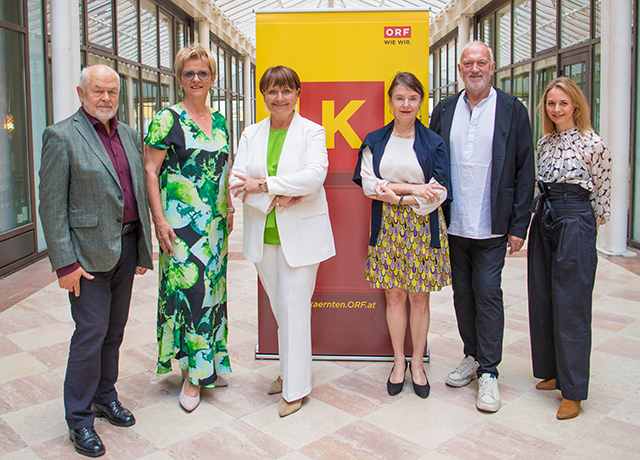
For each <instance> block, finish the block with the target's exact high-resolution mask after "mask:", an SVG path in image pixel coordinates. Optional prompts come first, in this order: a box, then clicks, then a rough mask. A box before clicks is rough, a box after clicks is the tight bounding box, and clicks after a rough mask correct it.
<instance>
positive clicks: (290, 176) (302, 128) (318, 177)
mask: <svg viewBox="0 0 640 460" xmlns="http://www.w3.org/2000/svg"><path fill="white" fill-rule="evenodd" d="M270 129H271V117H269V118H267V119H266V120H263V121H261V122H260V123H257V124H255V125H252V126H249V127H248V128H246V129H245V130H244V132H243V133H242V138H241V139H240V144H239V145H238V152H237V155H236V159H235V163H234V165H233V170H232V171H231V177H230V179H229V185H233V184H236V183H238V182H239V179H238V178H237V177H235V174H241V175H243V176H246V177H248V178H252V179H260V178H262V177H266V178H267V187H268V189H269V193H252V194H249V195H248V196H247V200H246V202H245V203H244V206H243V216H244V222H243V231H244V234H243V247H242V249H243V252H244V256H245V258H246V259H247V260H249V261H251V262H254V263H259V262H261V261H262V248H263V244H264V227H265V223H266V220H267V214H268V212H269V211H270V210H271V207H270V204H271V202H272V201H273V198H274V197H275V196H276V195H280V196H302V197H303V198H302V201H301V202H300V203H297V204H295V205H293V206H290V207H287V208H282V207H278V208H276V222H277V223H278V233H279V235H280V244H281V246H282V252H283V254H284V257H285V260H286V261H287V264H289V266H291V267H303V266H306V265H312V264H316V263H320V262H322V261H323V260H327V259H328V258H330V257H333V256H334V255H335V254H336V250H335V245H334V242H333V232H332V230H331V222H330V221H329V207H328V205H327V198H326V195H325V192H324V187H323V186H322V184H323V183H324V180H325V178H326V177H327V168H328V166H329V158H328V156H327V147H326V142H325V130H324V128H323V127H322V126H320V125H318V124H316V123H314V122H312V121H310V120H307V119H306V118H303V117H301V116H300V115H298V113H294V115H293V120H292V121H291V125H290V126H289V130H288V131H287V137H286V138H285V141H284V145H283V146H282V154H281V155H280V161H279V163H278V172H277V175H276V176H272V177H269V176H268V174H267V144H268V141H269V131H270Z"/></svg>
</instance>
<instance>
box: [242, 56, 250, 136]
mask: <svg viewBox="0 0 640 460" xmlns="http://www.w3.org/2000/svg"><path fill="white" fill-rule="evenodd" d="M243 75H244V126H245V128H246V127H247V126H249V125H250V124H251V123H252V120H251V104H252V102H251V56H249V55H246V56H245V57H244V71H243Z"/></svg>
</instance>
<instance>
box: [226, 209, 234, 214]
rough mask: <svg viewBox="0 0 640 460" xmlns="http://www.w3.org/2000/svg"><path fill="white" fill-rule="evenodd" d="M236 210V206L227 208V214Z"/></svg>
mask: <svg viewBox="0 0 640 460" xmlns="http://www.w3.org/2000/svg"><path fill="white" fill-rule="evenodd" d="M230 212H231V213H234V212H236V208H227V214H229V213H230Z"/></svg>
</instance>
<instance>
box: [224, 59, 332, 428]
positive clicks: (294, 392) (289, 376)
mask: <svg viewBox="0 0 640 460" xmlns="http://www.w3.org/2000/svg"><path fill="white" fill-rule="evenodd" d="M260 92H261V93H262V95H263V97H264V102H265V104H266V108H267V109H268V110H269V111H270V112H271V114H270V116H269V117H268V118H267V119H265V120H263V121H262V122H260V123H257V124H255V125H252V126H249V127H248V128H247V129H245V130H244V132H243V133H242V138H241V139H240V144H239V146H238V152H237V156H236V160H235V163H234V165H233V171H232V175H231V178H230V180H229V183H230V189H235V190H236V196H238V195H239V194H242V195H243V197H242V201H243V203H244V206H243V212H244V214H243V215H244V235H243V236H244V237H243V252H244V256H245V258H246V259H247V260H249V261H251V262H254V263H255V264H256V269H257V271H258V275H259V276H260V280H261V281H262V284H263V286H264V288H265V290H266V292H267V295H268V296H269V301H270V303H271V309H272V311H273V314H274V316H275V318H276V321H277V322H278V348H279V352H280V376H279V377H278V378H277V379H276V380H275V381H274V382H273V383H272V384H271V387H270V388H269V394H276V393H280V392H282V399H281V400H280V403H279V405H278V412H279V414H280V416H281V417H285V416H287V415H289V414H292V413H294V412H296V411H297V410H299V409H300V407H301V406H302V399H303V398H304V397H305V396H307V395H308V394H309V393H310V392H311V296H312V294H313V291H314V288H315V283H316V273H317V272H318V266H319V265H320V262H322V261H323V260H327V259H328V258H330V257H332V256H334V255H335V246H334V242H333V233H332V232H331V222H330V221H329V211H328V206H327V199H326V196H325V192H324V188H323V186H322V184H323V183H324V180H325V177H326V175H327V167H328V165H329V160H328V157H327V148H326V144H325V130H324V128H323V127H322V126H320V125H318V124H316V123H313V122H312V121H310V120H307V119H306V118H303V117H301V116H300V115H298V114H297V113H296V111H295V107H296V103H297V102H298V97H299V96H300V78H299V77H298V75H297V74H296V72H295V71H294V70H292V69H290V68H288V67H284V66H276V67H271V68H269V69H267V71H266V72H265V73H264V75H263V76H262V78H261V79H260Z"/></svg>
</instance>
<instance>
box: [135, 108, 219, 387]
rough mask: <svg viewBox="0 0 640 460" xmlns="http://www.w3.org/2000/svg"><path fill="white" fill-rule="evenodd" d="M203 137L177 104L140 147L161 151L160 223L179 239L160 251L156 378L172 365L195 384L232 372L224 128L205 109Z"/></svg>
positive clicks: (211, 383)
mask: <svg viewBox="0 0 640 460" xmlns="http://www.w3.org/2000/svg"><path fill="white" fill-rule="evenodd" d="M211 119H212V129H211V133H209V134H208V135H207V134H205V133H204V132H202V130H201V129H200V128H199V127H198V125H197V124H196V123H195V122H194V121H193V120H192V119H191V117H190V116H189V114H188V113H187V112H186V111H185V110H184V108H183V107H182V106H181V105H180V104H176V105H174V106H173V107H170V108H167V109H163V110H161V111H160V112H159V113H158V114H157V115H156V116H155V118H154V119H153V120H152V122H151V125H150V126H149V134H148V135H147V137H146V138H145V143H147V144H148V145H149V146H150V147H153V148H154V149H158V150H166V151H167V156H166V157H165V160H164V162H163V163H162V168H161V170H160V175H159V177H158V182H159V185H160V199H161V201H162V209H163V212H164V217H165V219H166V220H167V222H168V223H169V224H170V225H171V227H172V228H173V230H174V231H175V233H176V235H177V237H178V243H173V249H174V252H175V254H174V255H171V254H168V253H165V252H163V251H160V260H159V266H160V284H159V294H158V331H157V333H158V345H159V350H158V373H159V374H164V373H167V372H170V371H171V359H172V358H175V359H178V360H179V366H180V368H181V369H188V370H189V380H190V381H191V383H193V384H195V385H202V386H215V383H214V382H215V380H216V378H217V375H216V374H228V373H229V372H231V367H230V364H229V355H228V353H227V331H228V327H227V284H226V283H227V279H226V277H227V244H228V240H227V237H228V229H227V167H228V158H229V143H228V138H229V136H228V131H227V123H226V121H225V119H224V117H223V116H222V115H220V114H219V113H218V112H214V111H213V110H211Z"/></svg>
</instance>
